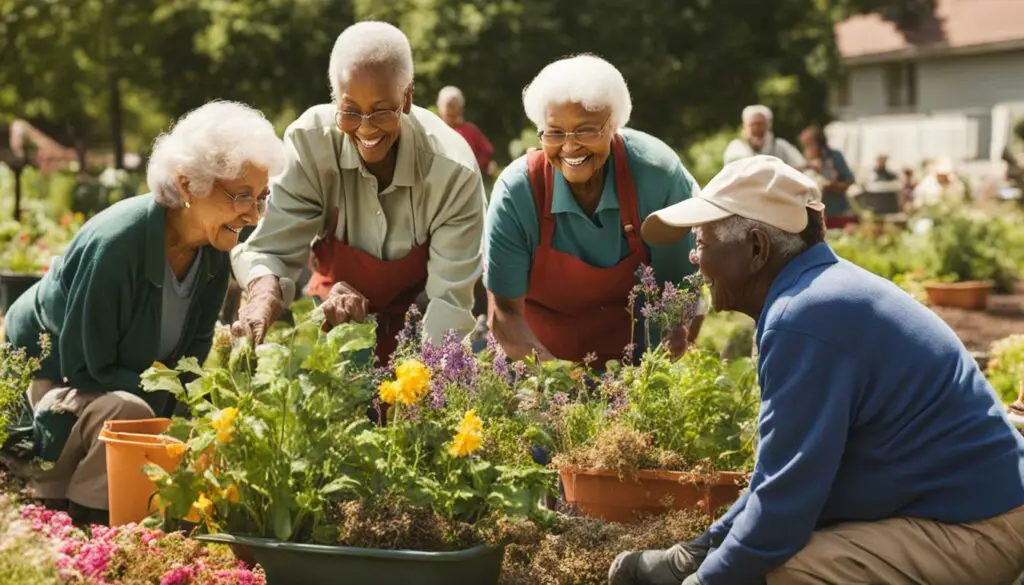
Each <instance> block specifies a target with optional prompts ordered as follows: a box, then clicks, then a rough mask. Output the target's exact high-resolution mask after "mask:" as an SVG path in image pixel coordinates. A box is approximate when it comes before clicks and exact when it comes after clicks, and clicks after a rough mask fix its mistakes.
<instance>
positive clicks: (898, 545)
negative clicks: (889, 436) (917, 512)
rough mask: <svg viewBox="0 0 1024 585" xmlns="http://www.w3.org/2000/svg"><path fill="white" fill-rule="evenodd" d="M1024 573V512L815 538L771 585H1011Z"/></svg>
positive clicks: (859, 527)
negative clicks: (977, 519)
mask: <svg viewBox="0 0 1024 585" xmlns="http://www.w3.org/2000/svg"><path fill="white" fill-rule="evenodd" d="M1022 571H1024V507H1021V508H1017V509H1016V510H1012V511H1010V512H1007V513H1006V514H1003V515H1001V516H996V517H995V518H990V519H988V520H982V521H980V522H972V523H969V524H943V523H940V522H935V521H932V520H921V519H916V518H891V519H888V520H882V521H880V522H849V523H845V524H838V525H836V526H833V527H830V528H826V529H823V530H819V531H816V532H815V533H814V534H813V535H812V536H811V540H810V542H808V543H807V546H805V547H804V548H803V550H801V551H800V552H799V553H797V554H796V556H794V557H793V558H791V559H789V561H787V562H786V564H785V565H783V566H781V567H779V568H778V569H776V570H774V571H772V572H771V573H769V574H768V576H767V584H768V585H809V584H812V583H813V584H816V585H821V584H828V585H854V584H858V585H860V584H871V585H876V584H877V585H1013V584H1014V583H1015V582H1016V580H1017V578H1018V577H1019V576H1020V574H1021V572H1022Z"/></svg>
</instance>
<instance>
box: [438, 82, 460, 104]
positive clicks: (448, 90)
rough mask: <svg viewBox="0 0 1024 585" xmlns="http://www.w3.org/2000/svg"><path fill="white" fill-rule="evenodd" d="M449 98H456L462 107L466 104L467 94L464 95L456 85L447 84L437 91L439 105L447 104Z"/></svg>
mask: <svg viewBox="0 0 1024 585" xmlns="http://www.w3.org/2000/svg"><path fill="white" fill-rule="evenodd" d="M449 100H455V102H456V103H458V104H459V106H460V107H465V106H466V96H464V95H462V90H461V89H459V88H457V87H455V86H454V85H446V86H444V87H442V88H441V91H439V92H437V105H441V104H446V103H448V101H449Z"/></svg>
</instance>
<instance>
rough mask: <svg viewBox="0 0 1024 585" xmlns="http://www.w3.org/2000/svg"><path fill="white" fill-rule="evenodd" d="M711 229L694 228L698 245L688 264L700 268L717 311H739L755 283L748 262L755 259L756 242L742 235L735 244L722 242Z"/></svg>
mask: <svg viewBox="0 0 1024 585" xmlns="http://www.w3.org/2000/svg"><path fill="white" fill-rule="evenodd" d="M711 225H712V224H709V225H705V226H700V227H695V228H693V234H694V236H695V237H696V240H697V245H696V247H695V248H694V249H693V250H692V251H691V252H690V262H691V263H693V264H694V265H696V266H697V267H698V268H700V272H701V274H702V275H703V276H704V280H705V282H707V285H708V288H710V289H711V305H712V307H714V309H715V310H716V311H738V310H742V309H743V308H744V307H745V305H746V304H747V303H746V298H747V296H748V294H749V292H750V290H749V289H750V285H751V284H752V282H753V280H754V278H753V277H754V274H753V273H752V272H751V268H752V264H751V260H752V259H753V258H755V256H756V254H754V249H753V245H752V243H753V242H754V241H756V238H752V237H750V236H751V234H745V235H744V237H743V238H741V239H739V240H737V241H725V242H723V241H722V240H720V239H719V238H718V236H717V234H715V231H714V230H713V229H711Z"/></svg>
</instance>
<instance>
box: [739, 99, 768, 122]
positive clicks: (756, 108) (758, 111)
mask: <svg viewBox="0 0 1024 585" xmlns="http://www.w3.org/2000/svg"><path fill="white" fill-rule="evenodd" d="M754 116H763V117H764V121H765V122H766V123H767V124H768V125H769V126H771V125H772V117H773V114H772V109H771V108H769V107H768V106H765V105H762V104H754V105H752V106H747V107H745V108H743V113H742V114H741V115H740V118H741V119H742V120H743V121H744V122H746V121H747V120H750V119H751V118H753V117H754Z"/></svg>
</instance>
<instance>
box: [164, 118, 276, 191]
mask: <svg viewBox="0 0 1024 585" xmlns="http://www.w3.org/2000/svg"><path fill="white" fill-rule="evenodd" d="M284 165H285V154H284V144H283V143H282V142H281V139H280V138H278V136H277V132H276V131H275V130H274V126H273V125H271V123H270V122H269V121H268V120H267V118H266V117H265V116H264V115H263V113H262V112H260V111H259V110H257V109H254V108H251V107H249V106H247V105H245V104H243V103H240V102H231V101H221V100H217V101H212V102H210V103H208V104H205V105H203V106H200V107H198V108H196V109H194V110H192V111H190V112H188V113H187V114H185V115H184V116H182V117H181V118H179V119H178V121H177V122H175V123H174V124H173V125H172V126H171V128H170V129H169V130H168V131H167V132H165V133H163V134H161V135H160V136H158V137H157V139H156V141H155V142H154V143H153V153H152V154H151V155H150V157H149V165H148V167H147V169H146V183H147V184H148V185H149V189H150V190H151V191H152V192H153V197H154V198H155V199H156V202H157V203H158V204H160V205H162V206H164V207H168V208H171V209H176V208H179V207H181V206H182V199H181V193H179V192H178V185H177V181H176V179H177V177H178V176H184V177H185V178H186V179H188V184H189V191H190V193H191V194H192V195H195V196H196V197H206V196H207V195H209V194H210V191H211V190H212V189H213V182H214V181H216V180H229V181H230V180H234V179H238V178H239V177H241V176H242V175H243V174H244V173H245V171H246V168H248V167H250V166H252V167H258V168H261V169H266V170H267V173H269V174H270V175H276V174H278V173H280V172H281V171H282V170H283V169H284Z"/></svg>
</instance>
